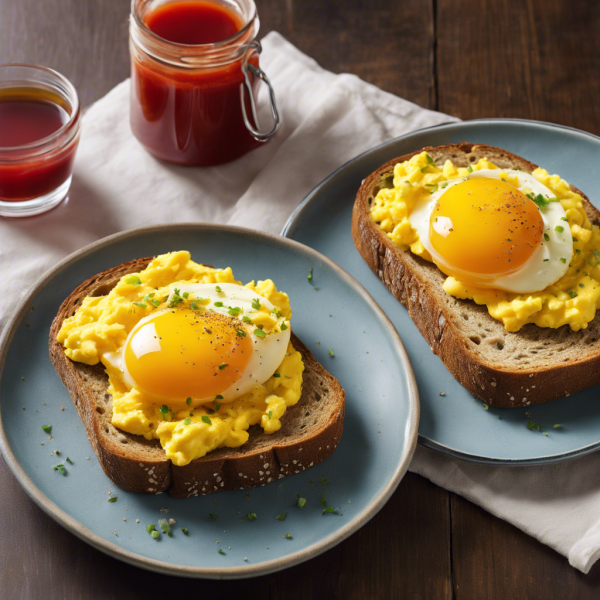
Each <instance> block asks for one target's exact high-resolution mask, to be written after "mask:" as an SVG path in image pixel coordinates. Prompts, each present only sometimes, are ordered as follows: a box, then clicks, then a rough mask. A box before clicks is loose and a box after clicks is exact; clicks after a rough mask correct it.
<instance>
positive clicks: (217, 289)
mask: <svg viewBox="0 0 600 600" xmlns="http://www.w3.org/2000/svg"><path fill="white" fill-rule="evenodd" d="M215 291H217V292H219V293H221V292H222V291H223V290H222V289H221V288H220V287H219V286H217V287H216V288H215Z"/></svg>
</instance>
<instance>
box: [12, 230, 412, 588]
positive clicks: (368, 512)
mask: <svg viewBox="0 0 600 600" xmlns="http://www.w3.org/2000/svg"><path fill="white" fill-rule="evenodd" d="M184 229H186V230H190V229H192V230H196V231H198V232H200V231H204V232H213V233H214V232H217V231H218V232H219V233H227V234H231V235H234V236H242V237H245V238H250V239H258V240H263V241H269V242H271V243H275V244H279V245H281V246H284V247H288V248H290V249H292V250H294V251H296V252H301V253H304V254H309V255H312V256H313V257H314V258H315V259H318V260H319V261H322V262H324V263H326V264H327V265H328V266H329V267H331V268H332V269H333V270H334V271H335V272H336V273H337V275H338V276H339V277H340V278H341V279H342V280H344V281H346V283H348V284H350V285H351V286H352V287H353V288H354V289H355V291H356V292H357V293H358V294H359V295H360V296H362V298H363V299H364V300H365V301H368V302H369V303H370V304H371V305H372V306H373V309H374V311H375V313H376V316H378V317H379V319H380V321H381V322H382V324H383V325H384V326H385V328H386V329H387V331H388V334H389V335H390V337H391V341H392V343H393V345H394V346H395V348H396V350H397V354H398V356H399V358H400V361H401V363H402V364H403V367H404V373H405V376H406V382H407V389H408V419H407V423H406V425H405V427H404V432H405V435H406V442H405V452H404V456H403V457H402V458H401V460H400V461H399V462H398V464H397V466H396V468H395V470H394V474H393V476H392V477H391V478H390V480H389V481H388V482H387V484H386V485H385V486H384V487H383V489H382V490H381V492H380V493H379V494H377V495H376V496H374V497H373V498H372V499H371V501H370V502H369V503H368V505H367V507H366V508H365V509H364V510H363V511H361V512H360V513H359V514H357V515H356V516H355V517H354V518H353V519H352V520H351V521H350V522H349V523H346V524H345V525H344V526H343V527H340V528H339V529H338V530H336V531H334V532H333V533H331V534H330V535H328V536H326V537H324V538H323V539H321V540H319V541H318V542H315V543H314V544H311V545H310V546H307V547H306V548H304V549H303V550H299V551H297V552H293V553H290V554H287V555H285V556H283V557H279V558H275V559H272V560H268V561H262V562H260V563H256V564H250V565H241V566H237V567H216V568H206V567H192V566H188V565H176V564H173V563H167V562H163V561H159V560H155V559H152V558H148V557H145V556H143V555H141V554H138V553H136V552H132V551H130V550H125V549H124V548H121V547H120V546H119V545H118V544H115V543H114V542H111V541H109V540H108V539H106V538H104V537H102V536H100V535H98V534H96V533H94V532H93V531H91V530H90V529H88V528H87V527H86V526H85V525H83V524H82V523H81V522H80V521H78V520H77V519H75V518H74V517H72V516H70V515H69V514H68V513H67V512H66V511H64V510H63V509H62V508H60V507H59V506H58V505H57V504H55V503H54V502H52V501H51V500H50V499H49V498H47V497H46V496H45V494H43V492H42V491H41V490H40V489H39V488H38V487H37V486H36V485H35V484H34V483H33V481H32V480H31V479H30V478H29V476H28V475H27V473H26V472H25V469H24V468H23V467H22V466H21V465H20V463H19V462H18V460H17V459H16V457H15V455H14V454H13V452H12V450H11V447H10V444H9V442H8V438H7V436H6V432H5V431H4V423H3V420H2V411H1V408H2V398H1V396H0V452H1V453H2V456H3V457H4V460H5V462H6V464H7V466H8V467H9V469H10V470H11V472H12V474H13V475H14V476H15V478H16V479H17V481H18V483H19V484H20V485H21V487H22V488H23V490H24V491H25V493H26V494H27V495H28V496H29V498H31V500H33V502H35V504H36V505H37V506H38V507H39V508H41V509H42V510H43V511H44V512H45V513H46V514H47V515H49V516H50V517H51V518H53V519H54V520H55V521H56V522H58V523H59V524H60V525H62V526H63V527H64V528H65V529H67V530H68V531H70V532H71V533H73V534H74V535H76V536H77V537H78V538H80V539H81V540H83V541H85V542H87V543H88V544H90V545H91V546H93V547H94V548H96V549H97V550H100V551H101V552H103V553H105V554H108V555H109V556H112V557H114V558H117V559H119V560H122V561H124V562H126V563H128V564H131V565H134V566H137V567H140V568H143V569H147V570H150V571H155V572H159V573H165V574H169V575H178V576H184V577H192V578H204V579H242V578H248V577H256V576H259V575H266V574H269V573H273V572H275V571H279V570H282V569H285V568H288V567H291V566H293V565H296V564H299V563H302V562H305V561H307V560H309V559H311V558H314V557H316V556H318V555H319V554H322V553H323V552H325V551H326V550H329V549H330V548H332V547H333V546H335V545H337V544H339V543H340V542H342V541H343V540H345V539H346V538H347V537H349V536H350V535H352V534H353V533H354V532H356V531H357V530H358V529H360V528H361V527H362V526H363V525H365V524H366V523H367V522H368V521H369V520H370V519H371V518H373V517H374V516H375V515H376V514H377V513H378V512H379V511H380V510H381V509H382V508H383V506H384V505H385V504H386V503H387V501H388V499H389V498H390V497H391V495H392V494H393V493H394V491H395V490H396V488H397V487H398V485H399V483H400V481H401V480H402V478H403V477H404V475H405V473H406V471H407V470H408V465H409V464H410V461H411V459H412V456H413V454H414V452H415V448H416V445H417V437H418V424H419V417H420V404H419V393H418V389H417V385H416V380H415V376H414V371H413V368H412V364H411V362H410V359H409V358H408V354H407V353H406V349H405V348H404V344H403V343H402V340H401V338H400V336H399V335H398V333H397V331H396V329H395V327H394V326H393V324H392V322H391V321H390V319H389V318H388V316H387V315H386V314H385V313H384V312H383V310H382V309H381V308H380V307H379V305H378V304H377V303H376V302H375V301H374V300H373V299H372V298H371V296H370V295H369V293H368V292H367V291H366V289H365V288H364V287H363V286H362V285H361V284H360V283H359V282H358V281H357V280H356V279H355V278H354V277H352V276H351V275H350V274H349V273H348V272H347V271H345V270H344V269H342V267H340V266H339V265H337V264H336V263H335V262H333V261H332V260H331V259H329V258H327V257H326V256H324V255H323V254H321V253H320V252H318V251H317V250H314V249H313V248H310V247H309V246H306V245H304V244H301V243H300V242H297V241H295V240H291V239H288V238H286V237H282V236H280V235H276V234H272V233H266V232H262V231H258V230H254V229H249V228H246V227H238V226H233V225H221V224H215V223H193V222H185V223H169V224H163V225H151V226H146V227H139V228H134V229H128V230H125V231H122V232H118V233H115V234H112V235H110V236H107V237H104V238H101V239H99V240H96V241H95V242H92V243H91V244H88V245H86V246H84V247H83V248H81V249H79V250H77V251H75V252H73V253H71V254H69V255H68V256H66V257H65V258H64V259H63V260H61V261H60V262H59V263H57V264H56V265H55V266H54V267H52V268H51V269H49V270H48V271H47V272H45V273H44V274H43V275H41V276H40V277H39V278H38V279H37V281H36V282H35V283H34V284H33V285H32V286H31V287H30V288H29V290H28V291H27V293H26V294H25V296H24V297H23V298H22V299H21V301H20V302H19V304H18V305H17V307H16V308H15V310H14V311H13V313H12V315H11V316H10V318H9V320H8V321H7V323H6V326H5V327H4V329H3V330H2V332H1V333H0V381H1V380H2V375H3V371H4V365H5V362H6V356H7V354H8V351H9V349H10V346H11V345H12V341H13V338H14V335H15V332H16V330H17V328H18V326H19V325H20V324H21V322H22V320H23V318H24V317H25V315H26V314H27V313H28V311H29V307H30V304H31V300H32V299H33V297H34V296H35V295H36V294H37V293H38V292H39V291H40V289H41V288H43V287H44V286H45V285H46V284H48V283H49V282H50V281H51V280H52V279H53V278H54V277H55V276H56V275H58V274H59V273H60V272H61V271H62V270H63V269H65V268H66V267H69V266H71V265H72V264H74V263H76V262H79V261H81V260H85V259H86V258H87V257H88V256H89V255H90V254H92V253H94V252H96V251H97V250H100V249H102V248H105V247H107V246H110V245H112V244H114V243H117V242H120V241H122V240H124V239H127V238H134V237H137V236H143V235H148V234H150V233H154V234H159V235H160V234H161V233H162V232H172V231H177V230H184Z"/></svg>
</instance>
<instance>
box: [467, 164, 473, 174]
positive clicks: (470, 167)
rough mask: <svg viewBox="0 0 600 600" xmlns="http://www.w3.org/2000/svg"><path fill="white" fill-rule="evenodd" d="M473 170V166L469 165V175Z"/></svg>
mask: <svg viewBox="0 0 600 600" xmlns="http://www.w3.org/2000/svg"><path fill="white" fill-rule="evenodd" d="M472 172H473V167H472V166H471V165H469V167H468V168H467V173H469V175H470V174H471V173H472Z"/></svg>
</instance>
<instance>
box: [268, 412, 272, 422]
mask: <svg viewBox="0 0 600 600" xmlns="http://www.w3.org/2000/svg"><path fill="white" fill-rule="evenodd" d="M268 415H269V421H270V420H271V419H272V418H273V411H272V410H270V411H269V413H268Z"/></svg>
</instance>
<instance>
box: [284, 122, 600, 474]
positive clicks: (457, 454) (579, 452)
mask: <svg viewBox="0 0 600 600" xmlns="http://www.w3.org/2000/svg"><path fill="white" fill-rule="evenodd" d="M515 124H522V125H526V126H536V127H541V128H542V129H560V130H566V131H569V132H571V133H576V134H578V135H581V136H583V137H586V138H591V139H593V140H594V141H595V142H596V143H598V144H600V136H597V135H595V134H593V133H588V132H587V131H583V130H581V129H577V128H575V127H570V126H568V125H560V124H557V123H549V122H547V121H536V120H533V119H518V118H501V117H489V118H481V119H470V120H466V121H449V122H447V123H439V124H437V125H431V126H429V127H422V128H420V129H415V130H413V131H410V132H408V133H405V134H403V135H401V136H398V137H395V138H393V139H391V140H388V141H386V142H382V143H381V144H378V145H377V146H374V147H373V148H371V149H369V150H366V151H365V152H361V153H360V154H358V155H357V156H355V157H354V158H351V159H350V160H349V161H347V162H345V163H344V164H343V165H342V166H341V167H339V168H337V169H336V170H335V171H333V172H332V173H330V174H329V175H328V176H327V177H326V178H325V179H323V180H322V181H321V182H319V183H318V184H317V185H316V186H315V187H314V188H313V189H312V190H311V191H310V192H309V193H308V194H307V195H306V196H305V197H304V199H303V200H302V202H300V204H298V206H297V207H296V208H295V210H294V212H293V213H292V214H291V215H290V217H289V219H288V220H287V221H286V223H285V225H284V226H283V229H282V230H281V235H282V236H284V237H286V238H288V239H294V238H293V237H291V236H293V235H294V230H295V228H296V226H297V224H298V221H299V220H300V219H301V215H302V214H303V213H304V211H305V210H306V209H307V208H308V207H309V206H310V205H312V202H313V201H314V199H315V198H316V197H317V195H318V194H319V192H320V191H321V189H322V188H324V187H325V186H326V185H327V184H329V183H330V182H331V181H332V180H333V179H334V178H337V177H339V176H340V175H342V174H343V172H344V171H345V170H346V169H347V168H349V167H350V166H351V165H353V164H354V163H355V162H358V161H360V160H361V159H363V158H365V157H366V156H368V155H370V154H372V153H374V152H377V151H379V150H381V149H384V148H385V147H387V146H392V145H394V144H396V143H398V142H399V141H400V140H404V139H407V138H410V137H412V136H415V135H418V134H421V133H423V132H426V131H432V130H442V129H450V128H456V129H459V130H460V129H461V128H463V127H465V126H467V127H468V126H471V125H515ZM419 444H420V445H421V446H423V447H425V448H429V449H431V450H435V451H436V452H440V453H441V454H445V455H446V456H449V457H451V458H459V459H461V460H464V461H465V462H471V463H477V464H485V465H495V466H506V467H511V466H514V467H527V466H536V465H542V464H543V465H547V464H556V463H559V462H564V461H568V460H573V459H575V458H579V457H581V456H585V455H586V454H591V453H593V452H597V451H598V450H600V439H599V440H598V441H597V442H593V443H592V444H588V445H586V446H582V447H580V448H577V449H576V450H569V451H568V452H560V453H557V454H547V455H544V456H538V457H535V458H515V459H510V458H497V457H486V456H481V455H479V454H473V453H469V452H464V451H462V450H458V449H456V448H452V447H451V446H447V445H446V444H441V443H440V442H437V441H435V440H433V439H431V438H429V437H427V436H424V435H422V434H419Z"/></svg>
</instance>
